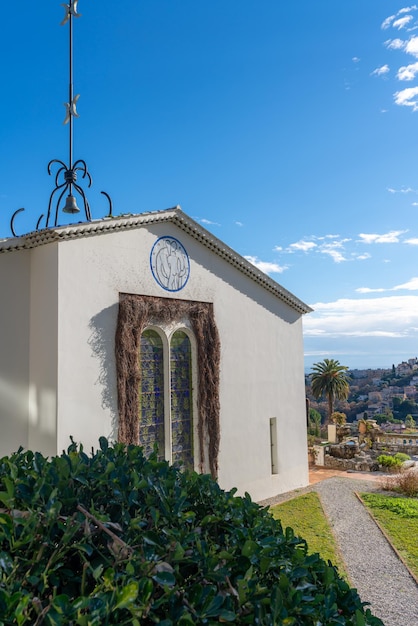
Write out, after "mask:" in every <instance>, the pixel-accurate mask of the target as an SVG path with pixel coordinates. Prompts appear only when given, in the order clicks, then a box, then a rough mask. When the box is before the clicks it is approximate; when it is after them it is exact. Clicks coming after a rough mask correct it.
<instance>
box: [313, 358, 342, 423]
mask: <svg viewBox="0 0 418 626" xmlns="http://www.w3.org/2000/svg"><path fill="white" fill-rule="evenodd" d="M347 370H348V367H347V366H346V365H341V363H340V362H339V361H337V360H336V359H324V360H323V361H321V362H320V363H314V364H313V365H312V372H313V374H312V377H311V389H312V393H313V395H314V397H315V398H316V399H317V400H320V399H321V398H322V397H323V396H325V397H326V399H327V401H328V421H329V420H330V418H331V415H332V414H333V412H334V403H335V400H346V399H347V398H348V393H349V391H350V383H349V375H348V374H347Z"/></svg>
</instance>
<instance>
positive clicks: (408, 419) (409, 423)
mask: <svg viewBox="0 0 418 626" xmlns="http://www.w3.org/2000/svg"><path fill="white" fill-rule="evenodd" d="M415 425H416V424H415V420H414V418H413V417H412V415H411V414H410V413H409V414H408V415H407V416H406V417H405V426H406V428H415Z"/></svg>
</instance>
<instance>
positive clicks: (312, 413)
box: [309, 409, 322, 437]
mask: <svg viewBox="0 0 418 626" xmlns="http://www.w3.org/2000/svg"><path fill="white" fill-rule="evenodd" d="M321 420H322V415H321V414H320V412H319V411H317V410H316V409H309V434H310V435H314V436H315V437H320V436H321Z"/></svg>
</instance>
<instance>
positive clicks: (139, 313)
mask: <svg viewBox="0 0 418 626" xmlns="http://www.w3.org/2000/svg"><path fill="white" fill-rule="evenodd" d="M185 318H187V319H188V320H189V321H190V324H191V327H192V330H193V332H194V335H195V338H196V343H197V352H198V398H197V405H198V420H197V427H198V434H199V449H200V461H199V465H200V469H201V471H203V468H204V462H205V450H206V449H207V450H208V461H209V468H210V472H211V474H212V476H213V477H216V476H217V473H218V454H219V439H220V428H219V411H220V407H219V365H220V341H219V335H218V331H217V327H216V324H215V317H214V312H213V305H212V304H211V303H206V302H194V301H185V300H177V299H169V298H156V297H152V296H139V295H134V294H120V298H119V314H118V322H117V329H116V342H115V351H116V369H117V389H118V408H119V434H118V439H119V441H120V442H121V443H126V444H138V441H139V428H140V424H139V419H138V414H139V411H138V407H139V389H140V385H141V371H140V368H139V361H138V354H139V347H140V340H141V334H142V332H143V330H144V329H145V328H146V326H148V325H151V324H152V325H161V324H169V323H173V322H180V321H181V320H184V319H185Z"/></svg>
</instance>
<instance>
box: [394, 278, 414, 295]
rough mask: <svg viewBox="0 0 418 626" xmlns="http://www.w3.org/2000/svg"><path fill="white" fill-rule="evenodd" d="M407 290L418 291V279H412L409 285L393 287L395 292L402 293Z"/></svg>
mask: <svg viewBox="0 0 418 626" xmlns="http://www.w3.org/2000/svg"><path fill="white" fill-rule="evenodd" d="M403 289H406V290H407V291H418V277H416V276H415V277H414V278H411V280H409V281H408V282H407V283H403V284H402V285H396V287H393V291H400V290H403Z"/></svg>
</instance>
